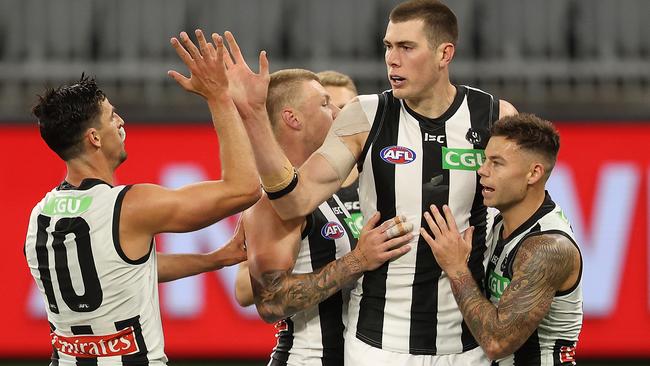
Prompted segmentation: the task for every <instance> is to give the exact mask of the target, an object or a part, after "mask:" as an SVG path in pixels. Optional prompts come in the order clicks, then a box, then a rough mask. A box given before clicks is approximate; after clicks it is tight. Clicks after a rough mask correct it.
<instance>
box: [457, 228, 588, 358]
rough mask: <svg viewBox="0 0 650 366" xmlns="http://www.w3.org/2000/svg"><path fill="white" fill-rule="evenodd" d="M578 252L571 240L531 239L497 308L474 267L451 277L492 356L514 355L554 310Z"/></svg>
mask: <svg viewBox="0 0 650 366" xmlns="http://www.w3.org/2000/svg"><path fill="white" fill-rule="evenodd" d="M576 255H577V253H576V251H575V248H574V247H573V245H572V244H571V243H566V242H563V241H561V240H560V241H558V240H557V239H556V238H555V237H553V236H549V235H538V236H533V237H530V238H528V239H526V240H525V241H524V243H522V244H521V247H520V248H519V251H518V252H517V256H516V258H515V262H514V263H513V278H512V281H511V282H510V285H509V286H508V287H507V288H506V290H505V291H504V293H503V296H502V297H501V299H500V301H499V304H498V306H494V305H493V304H492V303H491V302H490V301H489V300H488V299H487V298H485V296H484V295H483V293H482V292H481V291H480V290H479V287H478V286H477V285H476V282H475V281H474V278H473V277H472V275H471V273H470V272H469V270H464V271H458V272H456V274H455V275H454V276H450V277H449V278H450V281H451V288H452V292H453V293H454V297H455V298H456V302H457V303H458V306H459V308H460V310H461V312H462V314H463V317H464V319H465V322H466V323H467V326H468V327H469V329H470V331H471V332H472V334H473V335H474V337H475V338H476V340H477V341H478V343H479V344H480V345H481V347H483V349H484V350H485V351H486V353H487V354H488V356H489V357H490V358H492V359H498V358H503V357H505V356H507V355H510V354H512V353H514V352H515V351H516V350H517V349H519V347H521V346H522V345H523V344H524V342H525V341H526V340H527V339H528V337H530V335H531V334H532V333H533V331H534V330H535V329H536V328H537V326H538V325H539V323H540V322H541V320H542V319H543V318H544V316H545V315H546V313H547V312H548V310H549V309H550V307H551V302H552V301H553V297H554V296H555V292H556V291H557V290H558V289H559V288H560V286H561V285H562V283H563V282H564V281H565V280H566V279H567V278H568V276H569V275H570V274H571V271H572V269H573V264H574V259H575V256H576Z"/></svg>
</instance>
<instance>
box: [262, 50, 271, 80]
mask: <svg viewBox="0 0 650 366" xmlns="http://www.w3.org/2000/svg"><path fill="white" fill-rule="evenodd" d="M268 74H269V59H268V58H267V57H266V51H262V52H260V75H261V76H267V75H268Z"/></svg>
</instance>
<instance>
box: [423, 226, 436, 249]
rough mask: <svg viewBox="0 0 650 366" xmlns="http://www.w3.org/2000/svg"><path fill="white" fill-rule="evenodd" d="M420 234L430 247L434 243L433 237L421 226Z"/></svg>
mask: <svg viewBox="0 0 650 366" xmlns="http://www.w3.org/2000/svg"><path fill="white" fill-rule="evenodd" d="M420 236H421V237H423V238H424V241H426V242H427V244H429V246H430V247H433V246H434V245H435V243H436V241H435V239H433V238H432V237H431V235H429V233H428V232H427V231H426V230H425V229H424V228H423V227H421V228H420Z"/></svg>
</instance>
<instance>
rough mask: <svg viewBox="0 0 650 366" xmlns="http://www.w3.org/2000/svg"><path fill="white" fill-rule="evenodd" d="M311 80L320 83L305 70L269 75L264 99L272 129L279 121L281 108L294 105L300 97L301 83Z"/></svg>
mask: <svg viewBox="0 0 650 366" xmlns="http://www.w3.org/2000/svg"><path fill="white" fill-rule="evenodd" d="M311 80H315V81H318V82H320V80H319V78H318V76H316V74H314V73H313V72H311V71H309V70H305V69H285V70H280V71H276V72H274V73H272V74H271V81H270V82H269V90H268V93H267V97H266V111H267V113H268V114H269V120H270V121H271V126H272V127H273V128H274V129H275V126H276V124H277V122H278V121H279V118H280V111H281V110H282V108H283V107H285V106H287V105H293V104H295V103H296V101H297V100H298V97H299V96H300V95H301V90H300V87H301V85H302V82H303V81H311Z"/></svg>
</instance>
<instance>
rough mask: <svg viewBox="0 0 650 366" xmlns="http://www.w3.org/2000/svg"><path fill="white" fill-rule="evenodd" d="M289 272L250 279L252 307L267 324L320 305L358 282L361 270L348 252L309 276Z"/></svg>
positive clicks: (274, 272) (280, 271)
mask: <svg viewBox="0 0 650 366" xmlns="http://www.w3.org/2000/svg"><path fill="white" fill-rule="evenodd" d="M291 271H292V270H291V269H289V270H279V271H268V272H264V273H262V274H261V275H260V278H255V277H253V276H251V283H252V285H253V294H254V297H255V304H256V306H257V309H258V312H259V314H260V316H261V317H262V319H264V320H265V321H266V322H269V323H273V322H276V321H278V320H281V319H284V318H286V317H289V316H291V315H293V314H295V313H297V312H299V311H302V310H305V309H308V308H310V307H312V306H314V305H316V304H319V303H321V302H322V301H324V300H325V299H327V298H328V297H330V296H332V295H333V294H334V293H336V292H337V291H339V290H340V289H341V288H342V287H343V286H345V285H346V284H348V283H350V282H352V281H355V280H357V279H358V278H359V277H360V276H361V274H362V267H361V262H360V260H359V258H357V256H356V253H354V252H350V253H348V254H347V255H345V256H343V257H341V258H339V259H337V260H335V261H333V262H330V263H328V264H327V265H325V266H324V267H322V268H320V269H319V270H317V271H315V272H312V273H305V274H292V273H291Z"/></svg>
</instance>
